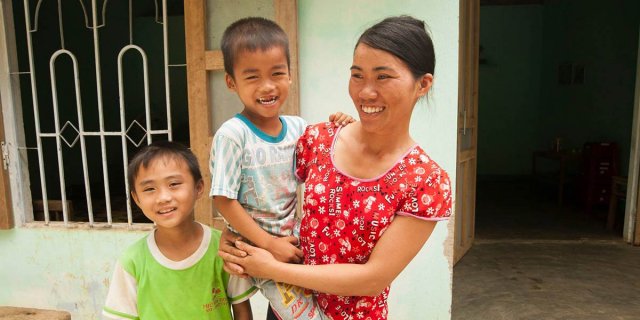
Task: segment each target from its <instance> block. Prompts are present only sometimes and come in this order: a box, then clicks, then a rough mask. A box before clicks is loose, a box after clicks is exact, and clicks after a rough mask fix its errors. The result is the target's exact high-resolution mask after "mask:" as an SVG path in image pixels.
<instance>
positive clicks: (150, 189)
mask: <svg viewBox="0 0 640 320" xmlns="http://www.w3.org/2000/svg"><path fill="white" fill-rule="evenodd" d="M153 190H155V189H154V188H144V189H142V192H151V191H153Z"/></svg>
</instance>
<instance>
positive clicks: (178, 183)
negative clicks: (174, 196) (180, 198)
mask: <svg viewBox="0 0 640 320" xmlns="http://www.w3.org/2000/svg"><path fill="white" fill-rule="evenodd" d="M181 184H182V182H172V183H170V184H169V187H172V188H174V187H177V186H179V185H181Z"/></svg>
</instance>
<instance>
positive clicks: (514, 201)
mask: <svg viewBox="0 0 640 320" xmlns="http://www.w3.org/2000/svg"><path fill="white" fill-rule="evenodd" d="M500 2H502V3H505V2H506V3H509V1H497V2H496V3H500ZM492 3H493V2H492V1H486V3H484V5H483V6H481V17H480V53H479V56H480V65H479V96H478V109H479V111H478V114H479V115H478V121H479V123H478V127H479V130H478V167H477V172H478V184H477V211H476V238H495V237H504V238H510V237H513V238H594V237H597V238H602V237H605V238H611V237H617V238H620V237H621V234H622V225H623V218H624V194H622V195H620V196H617V197H616V196H614V198H613V200H611V199H612V198H611V194H612V192H613V193H615V192H616V191H618V193H624V188H625V186H626V176H627V174H628V167H629V151H630V144H631V129H632V118H633V105H634V88H635V79H636V72H637V68H636V61H637V55H638V22H639V21H640V3H638V2H637V1H612V2H603V1H596V0H589V1H573V0H552V1H549V0H547V1H510V3H511V4H510V5H496V4H494V5H488V4H492ZM518 3H525V4H524V5H523V4H520V5H518ZM614 182H617V183H616V184H615V186H614V187H615V188H616V189H615V190H612V185H614ZM612 202H614V204H615V207H613V208H612V211H615V212H613V213H612V214H611V215H612V217H611V218H609V219H610V220H611V221H607V218H608V213H609V208H610V204H611V203H612ZM607 227H608V228H607Z"/></svg>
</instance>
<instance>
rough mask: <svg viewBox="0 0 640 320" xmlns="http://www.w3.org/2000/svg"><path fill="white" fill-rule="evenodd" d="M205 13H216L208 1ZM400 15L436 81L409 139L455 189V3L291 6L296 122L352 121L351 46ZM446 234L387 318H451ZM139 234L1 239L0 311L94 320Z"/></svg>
mask: <svg viewBox="0 0 640 320" xmlns="http://www.w3.org/2000/svg"><path fill="white" fill-rule="evenodd" d="M211 5H212V6H213V7H215V5H216V4H215V1H212V4H211ZM243 6H245V7H246V9H247V10H248V11H247V12H250V13H251V14H264V15H268V12H270V11H269V10H267V9H265V8H256V7H255V6H254V5H252V4H249V3H247V4H245V5H239V6H238V10H244V9H243ZM256 10H257V11H258V12H257V13H256ZM401 13H406V14H412V15H414V16H416V17H419V18H422V19H424V20H426V21H427V23H428V24H429V25H430V27H431V32H432V34H433V37H434V42H435V46H436V57H437V65H436V75H435V77H436V82H435V85H434V88H433V90H432V93H431V96H430V98H429V100H428V101H427V103H425V104H422V105H419V106H418V107H417V108H416V109H417V110H416V111H415V114H414V117H413V123H412V128H411V130H412V134H413V136H414V138H415V139H416V140H418V141H419V143H420V144H421V145H422V146H423V147H424V149H425V150H427V152H428V153H430V155H431V156H432V157H433V158H434V159H436V160H437V161H438V162H439V163H440V164H441V165H442V166H443V167H444V168H445V169H446V170H447V171H449V174H450V176H451V180H452V181H455V180H456V179H455V168H456V165H455V158H456V156H455V154H456V114H457V111H456V110H457V74H458V69H457V66H458V55H457V53H458V40H457V39H458V7H457V4H455V3H452V2H450V1H446V0H426V1H425V0H422V1H418V0H415V1H403V2H402V3H400V4H399V3H398V2H397V1H392V0H384V1H377V2H376V5H375V6H374V5H371V3H370V2H369V1H364V0H355V1H348V2H347V1H338V0H330V1H312V0H301V1H299V27H300V30H299V39H300V45H299V46H300V48H299V50H300V52H299V60H300V78H301V79H300V89H301V101H302V107H301V108H302V114H303V116H304V117H305V118H306V119H307V120H308V121H309V122H318V121H324V120H325V119H326V118H327V116H328V114H329V113H331V112H334V111H338V110H341V111H346V112H349V113H351V114H354V113H355V112H354V111H353V109H352V102H351V101H350V99H349V97H348V94H347V83H348V78H349V66H350V64H351V54H352V50H353V46H354V44H355V41H356V39H357V37H358V35H359V34H360V33H361V32H362V31H363V30H364V29H366V27H368V26H369V25H371V24H372V23H374V22H376V21H378V20H380V19H381V18H383V17H385V16H388V15H394V14H401ZM209 19H211V17H210V18H209ZM213 42H215V41H213ZM214 89H215V88H214ZM214 121H215V119H214ZM447 228H448V224H447V223H440V224H439V225H438V227H437V228H436V230H435V232H434V234H433V236H432V238H431V239H430V240H429V242H428V244H427V245H426V246H425V247H424V248H423V250H422V252H421V253H420V254H419V255H418V257H417V258H416V259H414V261H413V262H412V263H411V264H410V265H409V266H408V267H407V269H405V271H404V272H403V273H402V274H401V275H400V276H399V278H398V279H396V281H395V282H394V285H393V286H392V290H391V296H390V307H391V319H426V318H428V319H450V314H451V313H450V307H451V270H452V266H451V263H450V259H451V250H452V249H451V247H450V243H451V241H450V237H449V234H448V232H447ZM144 234H145V232H130V231H125V230H121V231H118V230H83V229H74V228H72V229H55V228H37V227H33V228H30V227H19V228H16V229H14V230H9V231H0V261H2V263H0V288H2V290H0V305H14V306H28V307H39V308H54V309H63V310H68V311H70V312H72V315H73V318H74V319H82V320H85V319H98V318H99V316H98V314H99V312H100V309H101V306H102V303H103V302H104V298H105V296H106V292H107V287H108V281H109V280H108V279H109V278H110V274H111V268H112V266H113V263H114V261H115V260H116V258H117V257H118V255H119V254H120V252H122V250H124V248H125V247H126V246H128V245H129V244H130V243H132V242H133V241H135V239H138V238H140V237H141V236H143V235H144ZM445 243H447V244H448V245H445ZM252 304H253V306H254V315H255V317H256V319H261V318H264V314H265V312H266V302H265V300H264V298H261V297H260V296H258V295H256V298H252Z"/></svg>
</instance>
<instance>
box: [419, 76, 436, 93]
mask: <svg viewBox="0 0 640 320" xmlns="http://www.w3.org/2000/svg"><path fill="white" fill-rule="evenodd" d="M418 82H419V84H420V88H419V89H418V95H419V96H421V97H422V96H424V95H425V94H427V92H429V89H431V86H432V85H433V75H432V74H431V73H426V74H424V75H423V76H422V77H420V79H418Z"/></svg>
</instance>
